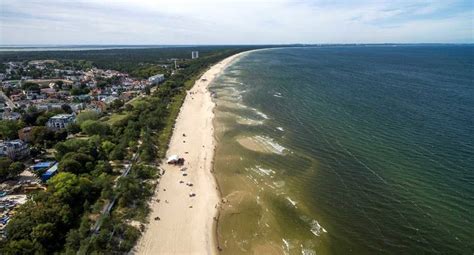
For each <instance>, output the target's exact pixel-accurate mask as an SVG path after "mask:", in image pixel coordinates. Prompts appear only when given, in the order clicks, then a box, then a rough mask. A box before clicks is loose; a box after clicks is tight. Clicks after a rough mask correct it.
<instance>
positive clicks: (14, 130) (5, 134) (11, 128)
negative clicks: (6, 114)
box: [0, 120, 21, 140]
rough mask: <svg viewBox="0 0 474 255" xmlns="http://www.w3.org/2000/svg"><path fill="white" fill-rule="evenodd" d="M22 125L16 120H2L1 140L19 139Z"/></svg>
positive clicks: (0, 122) (0, 128)
mask: <svg viewBox="0 0 474 255" xmlns="http://www.w3.org/2000/svg"><path fill="white" fill-rule="evenodd" d="M20 128H21V124H20V122H18V121H15V120H1V121H0V139H4V140H11V139H16V138H18V130H20Z"/></svg>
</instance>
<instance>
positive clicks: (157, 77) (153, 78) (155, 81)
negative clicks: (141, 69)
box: [148, 74, 165, 85]
mask: <svg viewBox="0 0 474 255" xmlns="http://www.w3.org/2000/svg"><path fill="white" fill-rule="evenodd" d="M164 80H165V75H164V74H157V75H153V76H151V77H150V78H148V81H149V82H150V83H151V84H153V85H155V84H158V83H160V82H162V81H164Z"/></svg>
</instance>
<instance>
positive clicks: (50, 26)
mask: <svg viewBox="0 0 474 255" xmlns="http://www.w3.org/2000/svg"><path fill="white" fill-rule="evenodd" d="M473 3H474V1H472V0H467V1H465V0H438V1H430V0H360V1H351V0H333V1H330V0H166V1H163V0H154V1H153V0H0V45H43V44H48V45H67V44H68V45H71V44H73V45H80V44H94V45H97V44H119V45H125V44H126V45H144V44H146V45H151V44H154V45H163V44H164V45H177V44H186V45H189V44H192V45H199V44H291V43H305V44H316V43H473V42H474V32H473V31H474V24H473V23H474V21H473V20H474V4H473Z"/></svg>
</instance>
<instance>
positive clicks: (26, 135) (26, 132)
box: [18, 127, 33, 143]
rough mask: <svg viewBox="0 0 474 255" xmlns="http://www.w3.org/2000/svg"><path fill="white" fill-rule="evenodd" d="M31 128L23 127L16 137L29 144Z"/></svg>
mask: <svg viewBox="0 0 474 255" xmlns="http://www.w3.org/2000/svg"><path fill="white" fill-rule="evenodd" d="M32 130H33V128H32V127H25V128H22V129H20V130H18V137H19V138H20V140H22V141H23V142H25V143H28V142H31V131H32Z"/></svg>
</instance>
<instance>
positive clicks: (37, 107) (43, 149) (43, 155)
mask: <svg viewBox="0 0 474 255" xmlns="http://www.w3.org/2000/svg"><path fill="white" fill-rule="evenodd" d="M192 54H193V55H192V56H193V58H194V57H195V54H197V53H195V52H193V53H192ZM3 67H4V70H3V71H4V72H3V73H1V70H0V80H1V81H2V83H1V91H0V121H1V125H0V139H1V140H0V182H1V184H0V191H1V192H0V237H4V235H5V232H4V228H5V226H6V225H7V224H8V222H9V220H10V218H11V216H12V215H13V214H14V213H15V208H16V207H17V206H18V205H20V204H23V203H25V202H26V201H27V197H28V196H27V195H28V194H29V193H30V192H32V191H35V190H41V189H46V187H45V183H46V182H47V181H48V179H50V178H51V177H52V176H54V175H55V174H56V173H57V171H58V162H57V161H56V160H55V158H54V155H53V154H52V150H53V149H52V148H53V147H54V145H55V143H56V142H59V141H63V140H65V139H68V138H71V137H74V136H78V135H80V131H81V126H80V125H79V124H80V122H79V121H77V117H78V116H79V118H80V116H81V115H91V114H93V115H95V116H101V117H105V118H107V115H110V114H111V113H112V112H115V111H119V110H120V109H121V108H122V109H123V108H124V107H126V105H127V104H130V103H132V102H133V100H134V99H137V98H140V97H143V96H145V95H147V94H150V90H152V89H153V88H154V87H155V86H157V85H158V84H160V83H162V82H163V81H164V80H165V79H166V77H169V76H170V75H173V74H174V72H175V69H176V67H177V65H176V60H174V63H173V64H171V65H160V69H161V71H162V73H156V74H154V75H153V76H150V77H148V79H141V78H133V77H130V76H129V75H128V74H127V73H124V72H119V71H114V70H102V69H98V68H95V67H93V66H91V65H90V64H88V63H86V62H84V61H61V62H60V61H57V60H34V61H24V62H6V63H3Z"/></svg>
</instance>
